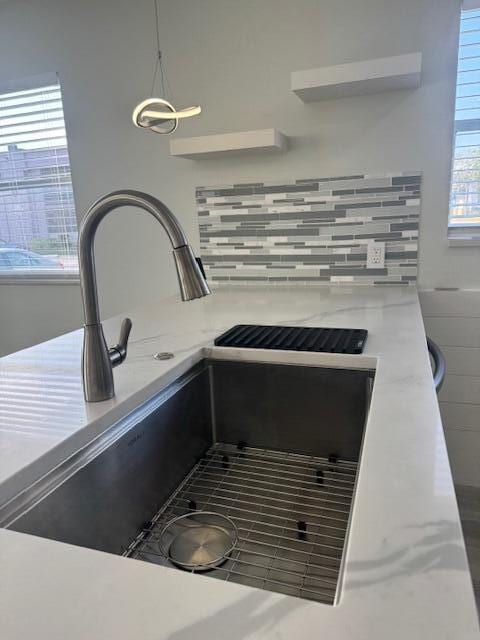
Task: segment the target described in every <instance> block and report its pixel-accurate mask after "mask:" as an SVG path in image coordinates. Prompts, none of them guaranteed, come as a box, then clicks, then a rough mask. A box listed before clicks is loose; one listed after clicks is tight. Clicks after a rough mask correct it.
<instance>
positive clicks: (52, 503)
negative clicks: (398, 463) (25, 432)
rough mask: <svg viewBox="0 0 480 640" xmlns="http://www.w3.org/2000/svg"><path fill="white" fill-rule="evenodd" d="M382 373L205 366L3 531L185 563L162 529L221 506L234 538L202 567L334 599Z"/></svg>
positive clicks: (50, 483) (81, 459)
mask: <svg viewBox="0 0 480 640" xmlns="http://www.w3.org/2000/svg"><path fill="white" fill-rule="evenodd" d="M373 379H374V373H373V371H370V370H361V369H341V368H325V367H316V366H306V365H293V364H274V363H265V362H258V361H256V362H249V361H234V360H223V359H218V360H215V359H210V360H203V361H201V362H200V363H198V364H197V365H195V366H194V367H192V368H191V369H190V370H189V371H187V372H186V373H185V374H183V375H182V376H180V377H179V378H178V379H177V380H175V381H174V382H172V383H171V384H170V385H169V386H168V387H167V388H166V389H164V390H163V391H162V392H161V393H159V394H158V395H157V396H155V397H154V398H152V399H151V400H150V401H148V402H147V403H146V404H145V405H142V406H141V407H139V408H138V409H136V410H135V411H134V412H132V413H131V414H130V415H128V416H126V417H125V418H123V419H122V420H121V421H120V422H118V423H117V424H115V425H113V426H112V427H110V428H109V429H108V430H107V431H106V432H104V433H103V434H101V435H100V436H98V438H97V439H96V440H94V441H92V442H91V443H90V444H89V445H87V446H86V447H85V448H84V449H82V450H81V451H78V452H77V453H76V454H75V455H73V456H72V457H71V458H69V459H68V460H66V461H65V462H64V463H63V464H62V465H60V466H59V467H57V468H56V469H54V470H53V471H52V472H50V474H47V475H46V476H45V477H43V478H42V479H41V480H39V481H38V482H37V483H36V484H34V485H32V486H31V487H30V488H28V489H27V490H26V491H25V492H23V493H22V494H20V495H19V496H17V497H16V498H15V499H14V500H12V501H10V502H9V503H8V504H6V505H0V526H6V527H8V528H11V529H13V530H15V531H22V532H25V533H30V534H33V535H37V536H42V537H45V538H49V539H52V540H58V541H61V542H67V543H70V544H75V545H79V546H83V547H88V548H91V549H97V550H99V551H104V552H108V553H115V554H117V555H124V556H129V557H133V558H137V559H142V560H146V561H149V562H153V563H156V564H159V565H164V566H169V567H172V571H173V570H175V571H179V570H182V569H179V568H178V567H177V566H175V565H173V563H172V562H171V561H170V560H169V558H168V556H169V554H170V552H169V550H168V549H166V547H165V545H163V547H162V545H161V544H160V534H161V532H162V530H163V529H164V527H165V525H166V524H167V523H168V522H170V521H171V520H172V519H173V518H175V517H178V516H182V515H184V514H189V513H190V514H195V513H196V512H198V513H199V512H203V511H206V512H210V513H211V512H213V513H214V514H218V515H217V518H224V519H225V517H226V518H230V520H231V521H232V522H233V528H234V529H235V528H236V531H235V535H234V540H235V544H233V545H231V546H233V549H230V548H229V545H228V544H226V543H225V544H224V548H225V549H226V551H225V554H223V552H222V553H220V557H218V545H217V544H216V543H215V545H213V546H212V549H209V553H211V559H212V561H213V560H214V561H215V562H214V566H213V568H211V569H210V568H209V567H205V566H202V567H201V569H203V571H202V575H204V576H212V577H214V578H219V579H222V580H224V581H228V582H236V583H242V584H245V585H250V586H254V587H260V588H264V589H268V590H270V591H276V592H280V593H282V594H287V595H292V596H299V597H302V598H307V599H310V600H314V601H317V602H320V603H326V604H334V603H335V601H336V598H338V596H339V589H338V584H339V582H340V580H339V578H340V576H341V571H342V561H343V555H344V549H345V546H346V544H347V541H348V540H347V538H348V530H349V524H350V513H351V508H352V503H353V500H354V494H355V485H356V477H357V467H358V465H359V463H360V460H361V448H362V442H363V435H364V430H365V424H366V420H367V415H368V406H369V400H370V394H371V390H372V382H373ZM198 513H197V516H198ZM213 517H215V516H213ZM193 520H194V521H195V518H193ZM207 520H208V519H207ZM194 524H195V522H194ZM205 524H206V527H207V528H208V526H209V525H210V526H212V525H213V526H215V523H213V522H212V523H210V522H208V521H207V522H206V523H205ZM237 532H238V539H237ZM217 542H218V541H217ZM220 542H221V541H220ZM220 546H221V545H220ZM187 551H188V550H187ZM215 554H217V555H215ZM171 555H172V556H173V555H175V554H171ZM222 555H226V556H227V557H226V559H225V562H223V557H222ZM180 556H181V557H180V561H183V560H182V559H184V549H181V553H180ZM173 559H175V558H173ZM177 559H178V558H177ZM217 560H218V562H217ZM177 564H178V563H177ZM173 567H175V568H173ZM205 569H207V570H205ZM183 570H184V569H183Z"/></svg>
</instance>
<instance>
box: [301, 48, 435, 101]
mask: <svg viewBox="0 0 480 640" xmlns="http://www.w3.org/2000/svg"><path fill="white" fill-rule="evenodd" d="M421 73H422V54H421V53H407V54H406V55H402V56H392V57H390V58H377V59H375V60H364V61H362V62H351V63H349V64H337V65H335V66H334V67H321V68H319V69H307V70H306V71H293V72H292V74H291V87H292V91H293V92H294V93H296V94H297V96H298V97H299V98H300V99H301V100H303V102H316V101H318V100H324V99H328V98H343V97H347V96H357V95H365V94H369V93H380V92H382V91H393V90H396V89H416V88H417V87H419V86H420V79H421Z"/></svg>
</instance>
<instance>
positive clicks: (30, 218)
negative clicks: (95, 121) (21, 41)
mask: <svg viewBox="0 0 480 640" xmlns="http://www.w3.org/2000/svg"><path fill="white" fill-rule="evenodd" d="M77 236H78V233H77V219H76V215H75V205H74V201H73V190H72V179H71V172H70V161H69V157H68V149H67V139H66V132H65V122H64V117H63V106H62V94H61V89H60V84H59V81H58V78H57V77H56V76H55V75H54V76H52V75H50V74H49V75H48V76H42V77H41V78H36V79H32V80H30V81H27V82H22V83H21V84H18V85H17V86H15V87H10V90H5V91H0V276H1V275H6V274H7V275H21V274H22V272H23V273H27V274H32V273H35V274H37V275H48V274H50V273H51V274H52V275H57V276H58V274H59V273H62V274H65V275H68V274H76V273H77V272H78V262H77Z"/></svg>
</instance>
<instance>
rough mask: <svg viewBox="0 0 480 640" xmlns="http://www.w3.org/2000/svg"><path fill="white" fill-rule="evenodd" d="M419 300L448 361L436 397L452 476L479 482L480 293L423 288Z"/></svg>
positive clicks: (460, 481)
mask: <svg viewBox="0 0 480 640" xmlns="http://www.w3.org/2000/svg"><path fill="white" fill-rule="evenodd" d="M420 300H421V304H422V311H423V317H424V322H425V328H426V330H427V333H428V334H429V335H430V336H431V337H432V339H433V340H435V341H436V342H437V343H438V344H439V346H440V347H441V349H442V351H443V353H444V355H445V359H446V362H447V368H446V377H445V383H444V385H443V388H442V390H441V392H440V396H439V400H440V410H441V413H442V420H443V426H444V429H445V436H446V439H447V446H448V453H449V456H450V463H451V465H452V471H453V476H454V479H455V482H456V483H457V484H466V485H474V486H477V487H480V292H467V291H463V292H462V291H424V292H422V294H421V296H420Z"/></svg>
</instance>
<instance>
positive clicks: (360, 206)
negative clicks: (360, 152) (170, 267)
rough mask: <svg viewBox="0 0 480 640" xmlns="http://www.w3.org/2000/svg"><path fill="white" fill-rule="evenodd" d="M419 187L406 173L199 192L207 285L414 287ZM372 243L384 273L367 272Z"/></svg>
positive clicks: (417, 178) (418, 176)
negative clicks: (381, 247) (377, 245)
mask: <svg viewBox="0 0 480 640" xmlns="http://www.w3.org/2000/svg"><path fill="white" fill-rule="evenodd" d="M421 179H422V177H421V174H419V173H418V172H406V173H396V174H388V175H383V176H372V175H352V176H341V177H335V178H308V179H303V180H292V181H283V182H278V183H277V182H275V183H273V182H265V183H263V182H256V183H248V184H234V185H226V186H214V187H198V188H197V190H196V198H197V207H198V221H199V227H200V243H201V256H202V260H203V264H204V266H205V270H206V273H207V277H208V279H209V280H210V281H211V282H212V283H214V284H222V283H228V284H235V283H239V284H241V283H259V284H260V283H265V284H269V283H271V284H274V283H288V282H300V283H321V282H324V283H328V282H333V283H339V282H348V283H360V284H378V285H386V284H392V285H393V284H395V285H408V284H413V283H415V282H416V278H417V244H418V224H419V216H420V185H421ZM375 240H377V241H381V242H385V243H386V245H385V250H386V259H385V268H383V269H367V244H368V243H369V242H372V241H373V242H375Z"/></svg>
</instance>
